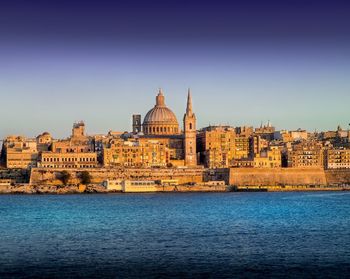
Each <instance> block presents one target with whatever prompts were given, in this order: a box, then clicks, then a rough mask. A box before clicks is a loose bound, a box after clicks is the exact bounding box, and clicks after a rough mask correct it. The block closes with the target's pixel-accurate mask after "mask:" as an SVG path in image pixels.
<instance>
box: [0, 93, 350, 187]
mask: <svg viewBox="0 0 350 279" xmlns="http://www.w3.org/2000/svg"><path fill="white" fill-rule="evenodd" d="M182 120H183V121H182V126H181V127H180V125H179V122H178V119H177V117H176V115H175V114H174V113H173V111H172V110H171V109H170V108H169V107H168V106H167V105H166V102H165V95H164V93H163V91H162V90H161V89H160V90H159V92H158V94H157V96H156V102H155V105H154V107H153V108H151V109H150V110H149V111H148V112H147V114H146V115H145V117H144V118H143V119H142V116H141V115H140V114H134V115H132V127H131V132H115V131H109V132H108V133H107V134H100V135H87V134H86V132H85V123H84V122H83V121H80V122H76V123H74V124H73V128H72V134H71V136H70V137H68V138H66V139H56V138H54V137H52V135H51V134H50V133H49V132H44V133H42V134H40V135H38V136H37V137H36V138H27V137H25V136H22V135H9V136H7V137H6V138H5V139H4V140H3V144H2V150H1V168H0V184H1V183H3V184H1V185H3V186H2V187H5V186H4V185H7V184H16V183H17V184H18V183H30V184H31V185H41V184H45V185H62V184H64V185H71V184H84V185H87V184H101V185H103V183H104V181H106V180H118V179H119V180H121V179H122V180H124V181H126V182H125V183H124V184H125V185H129V184H130V183H129V182H127V181H140V182H139V184H137V183H136V182H135V183H134V184H135V187H138V188H140V187H142V185H143V182H142V181H163V182H164V181H176V183H175V182H174V183H175V184H176V185H177V186H178V187H180V186H181V185H192V186H193V187H192V188H191V187H190V188H189V189H192V190H193V189H195V187H197V189H200V186H199V185H207V186H208V185H210V182H211V181H212V182H213V183H214V182H215V181H217V182H218V183H219V181H224V183H225V184H226V185H233V186H237V187H245V186H252V187H253V186H254V187H260V186H271V187H272V186H274V187H277V186H278V187H288V185H294V186H298V187H299V186H300V187H301V186H302V185H309V186H310V185H311V186H312V187H314V186H315V187H323V186H327V185H328V186H329V185H332V186H336V185H338V186H339V185H342V186H344V187H345V186H346V185H348V184H350V178H349V172H350V130H343V129H342V128H341V127H339V126H338V128H337V129H336V130H335V131H325V132H308V131H306V130H302V129H298V130H295V131H287V130H276V128H275V127H274V126H272V124H271V123H270V121H268V122H267V124H265V125H263V124H261V125H260V127H257V128H253V127H250V126H242V127H231V126H222V125H219V126H208V127H203V128H200V129H197V115H196V114H195V110H194V108H193V105H192V96H191V92H190V90H188V93H187V104H186V108H185V112H184V115H183V119H182ZM163 182H162V183H163ZM128 183H129V184H128ZM157 183H158V182H157ZM162 183H160V184H162ZM206 183H209V184H206ZM215 183H216V182H215ZM215 183H214V184H215ZM144 184H145V185H148V186H147V187H148V188H149V189H151V188H152V187H153V186H152V187H151V186H149V183H146V182H145V183H144ZM160 184H159V183H158V184H157V185H160ZM163 184H164V183H163ZM130 185H133V184H132V183H131V184H130ZM215 185H216V184H215ZM218 185H219V184H217V185H216V186H217V187H219V186H218ZM220 185H221V184H220ZM165 186H166V184H164V185H163V186H162V187H165ZM172 186H174V185H172ZM125 187H126V186H125ZM145 187H146V186H145ZM157 187H158V186H157ZM157 187H156V186H154V187H153V188H152V189H160V188H157ZM181 187H182V186H181ZM186 187H187V186H186ZM201 187H202V186H201ZM203 187H204V186H203ZM220 187H221V186H220ZM129 188H130V187H129V186H128V187H126V188H125V189H129ZM135 189H136V188H135ZM140 189H141V188H140ZM145 189H146V188H145ZM164 189H165V188H164ZM167 189H168V190H169V189H170V188H167ZM181 189H182V188H181ZM183 189H185V188H183ZM201 189H209V190H210V189H211V190H213V189H214V188H210V186H208V187H207V188H205V187H204V188H201ZM216 189H219V188H216ZM222 189H223V188H221V190H222Z"/></svg>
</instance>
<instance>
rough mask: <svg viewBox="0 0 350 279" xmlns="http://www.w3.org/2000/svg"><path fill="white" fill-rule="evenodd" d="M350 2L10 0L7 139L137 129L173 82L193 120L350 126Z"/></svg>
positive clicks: (4, 54) (2, 124) (2, 53)
mask: <svg viewBox="0 0 350 279" xmlns="http://www.w3.org/2000/svg"><path fill="white" fill-rule="evenodd" d="M349 30H350V4H349V3H348V2H347V1H308V0H304V1H297V0H295V1H232V2H231V3H226V1H191V2H190V3H189V1H118V2H117V1H31V2H30V3H29V1H16V0H15V1H8V3H1V4H0V97H1V107H0V138H1V139H2V138H4V137H5V136H6V135H8V134H22V135H27V136H36V135H38V134H39V133H42V132H43V131H49V132H50V133H51V134H52V135H53V136H54V137H56V138H59V137H67V136H69V135H70V131H71V126H72V123H73V122H74V121H77V120H84V121H85V123H86V128H87V133H88V134H94V133H107V132H108V131H109V130H115V131H126V130H127V131H130V130H131V115H132V114H134V113H140V114H141V115H142V117H144V116H145V114H146V113H147V111H148V110H149V109H151V108H152V107H153V106H154V103H155V96H156V94H157V91H158V88H159V87H161V88H162V89H163V91H164V94H165V97H166V104H167V105H168V106H169V107H170V108H171V109H172V110H173V111H174V113H175V114H176V116H177V118H178V121H179V123H180V126H181V127H182V117H183V114H184V112H185V108H186V94H187V89H188V88H189V87H190V88H191V91H192V97H193V108H194V111H195V113H196V116H197V127H198V128H201V127H205V126H208V125H209V124H212V125H215V124H223V125H226V124H228V125H232V126H241V125H252V126H254V127H257V126H260V123H261V121H263V122H264V123H266V122H267V121H268V120H270V121H271V123H272V124H273V125H274V126H276V128H277V129H278V130H279V129H289V130H293V129H298V128H303V129H307V130H310V131H313V130H315V129H317V130H334V129H336V127H337V125H338V124H340V125H341V126H342V127H343V128H344V129H347V128H348V127H349V126H348V123H350V112H349V111H350V110H349V104H350V78H349V77H350V52H349V49H350V33H349Z"/></svg>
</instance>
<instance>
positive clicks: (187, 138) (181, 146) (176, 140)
mask: <svg viewBox="0 0 350 279" xmlns="http://www.w3.org/2000/svg"><path fill="white" fill-rule="evenodd" d="M132 120H133V123H132V124H133V125H132V130H133V132H134V136H135V137H136V138H138V139H139V140H140V141H143V140H148V141H149V140H153V141H156V142H159V143H160V144H162V145H164V146H165V147H166V148H167V153H168V154H169V157H168V158H169V159H168V165H175V166H191V167H192V166H196V165H197V148H196V134H197V132H196V116H195V114H194V112H193V108H192V97H191V92H190V91H188V96H187V106H186V112H185V114H184V117H183V131H181V130H180V127H179V122H178V120H177V118H176V115H175V114H174V113H173V111H172V110H171V109H170V108H169V107H168V106H167V105H166V104H165V96H164V93H163V91H162V90H161V89H160V90H159V92H158V95H157V96H156V104H155V106H154V107H153V108H152V109H150V110H149V111H148V112H147V113H146V115H145V118H144V119H143V122H142V126H141V125H140V123H141V115H139V114H135V115H133V118H132ZM141 128H142V131H140V130H141Z"/></svg>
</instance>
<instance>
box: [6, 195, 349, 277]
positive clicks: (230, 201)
mask: <svg viewBox="0 0 350 279" xmlns="http://www.w3.org/2000/svg"><path fill="white" fill-rule="evenodd" d="M349 216H350V192H298V193H282V192H280V193H152V194H91V195H88V194H86V195H84V194H82V195H1V196H0V278H16V277H17V278H23V277H32V278H37V277H45V278H62V277H64V278H72V277H81V278H88V277H98V278H103V277H104V278H140V277H141V278H162V277H181V278H184V277H186V278H208V277H211V278H239V277H243V278H250V277H259V278H265V277H287V278H323V277H324V278H329V277H334V278H349V276H350V217H349Z"/></svg>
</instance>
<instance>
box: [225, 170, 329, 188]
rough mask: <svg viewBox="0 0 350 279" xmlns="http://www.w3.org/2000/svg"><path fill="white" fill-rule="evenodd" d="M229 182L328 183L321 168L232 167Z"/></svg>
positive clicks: (264, 183) (240, 184)
mask: <svg viewBox="0 0 350 279" xmlns="http://www.w3.org/2000/svg"><path fill="white" fill-rule="evenodd" d="M229 184H230V185H237V186H250V185H251V186H260V185H261V186H265V185H269V186H273V185H326V184H327V179H326V174H325V171H324V170H323V169H321V168H319V169H296V168H279V169H257V168H256V169H254V168H231V169H230V175H229Z"/></svg>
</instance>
